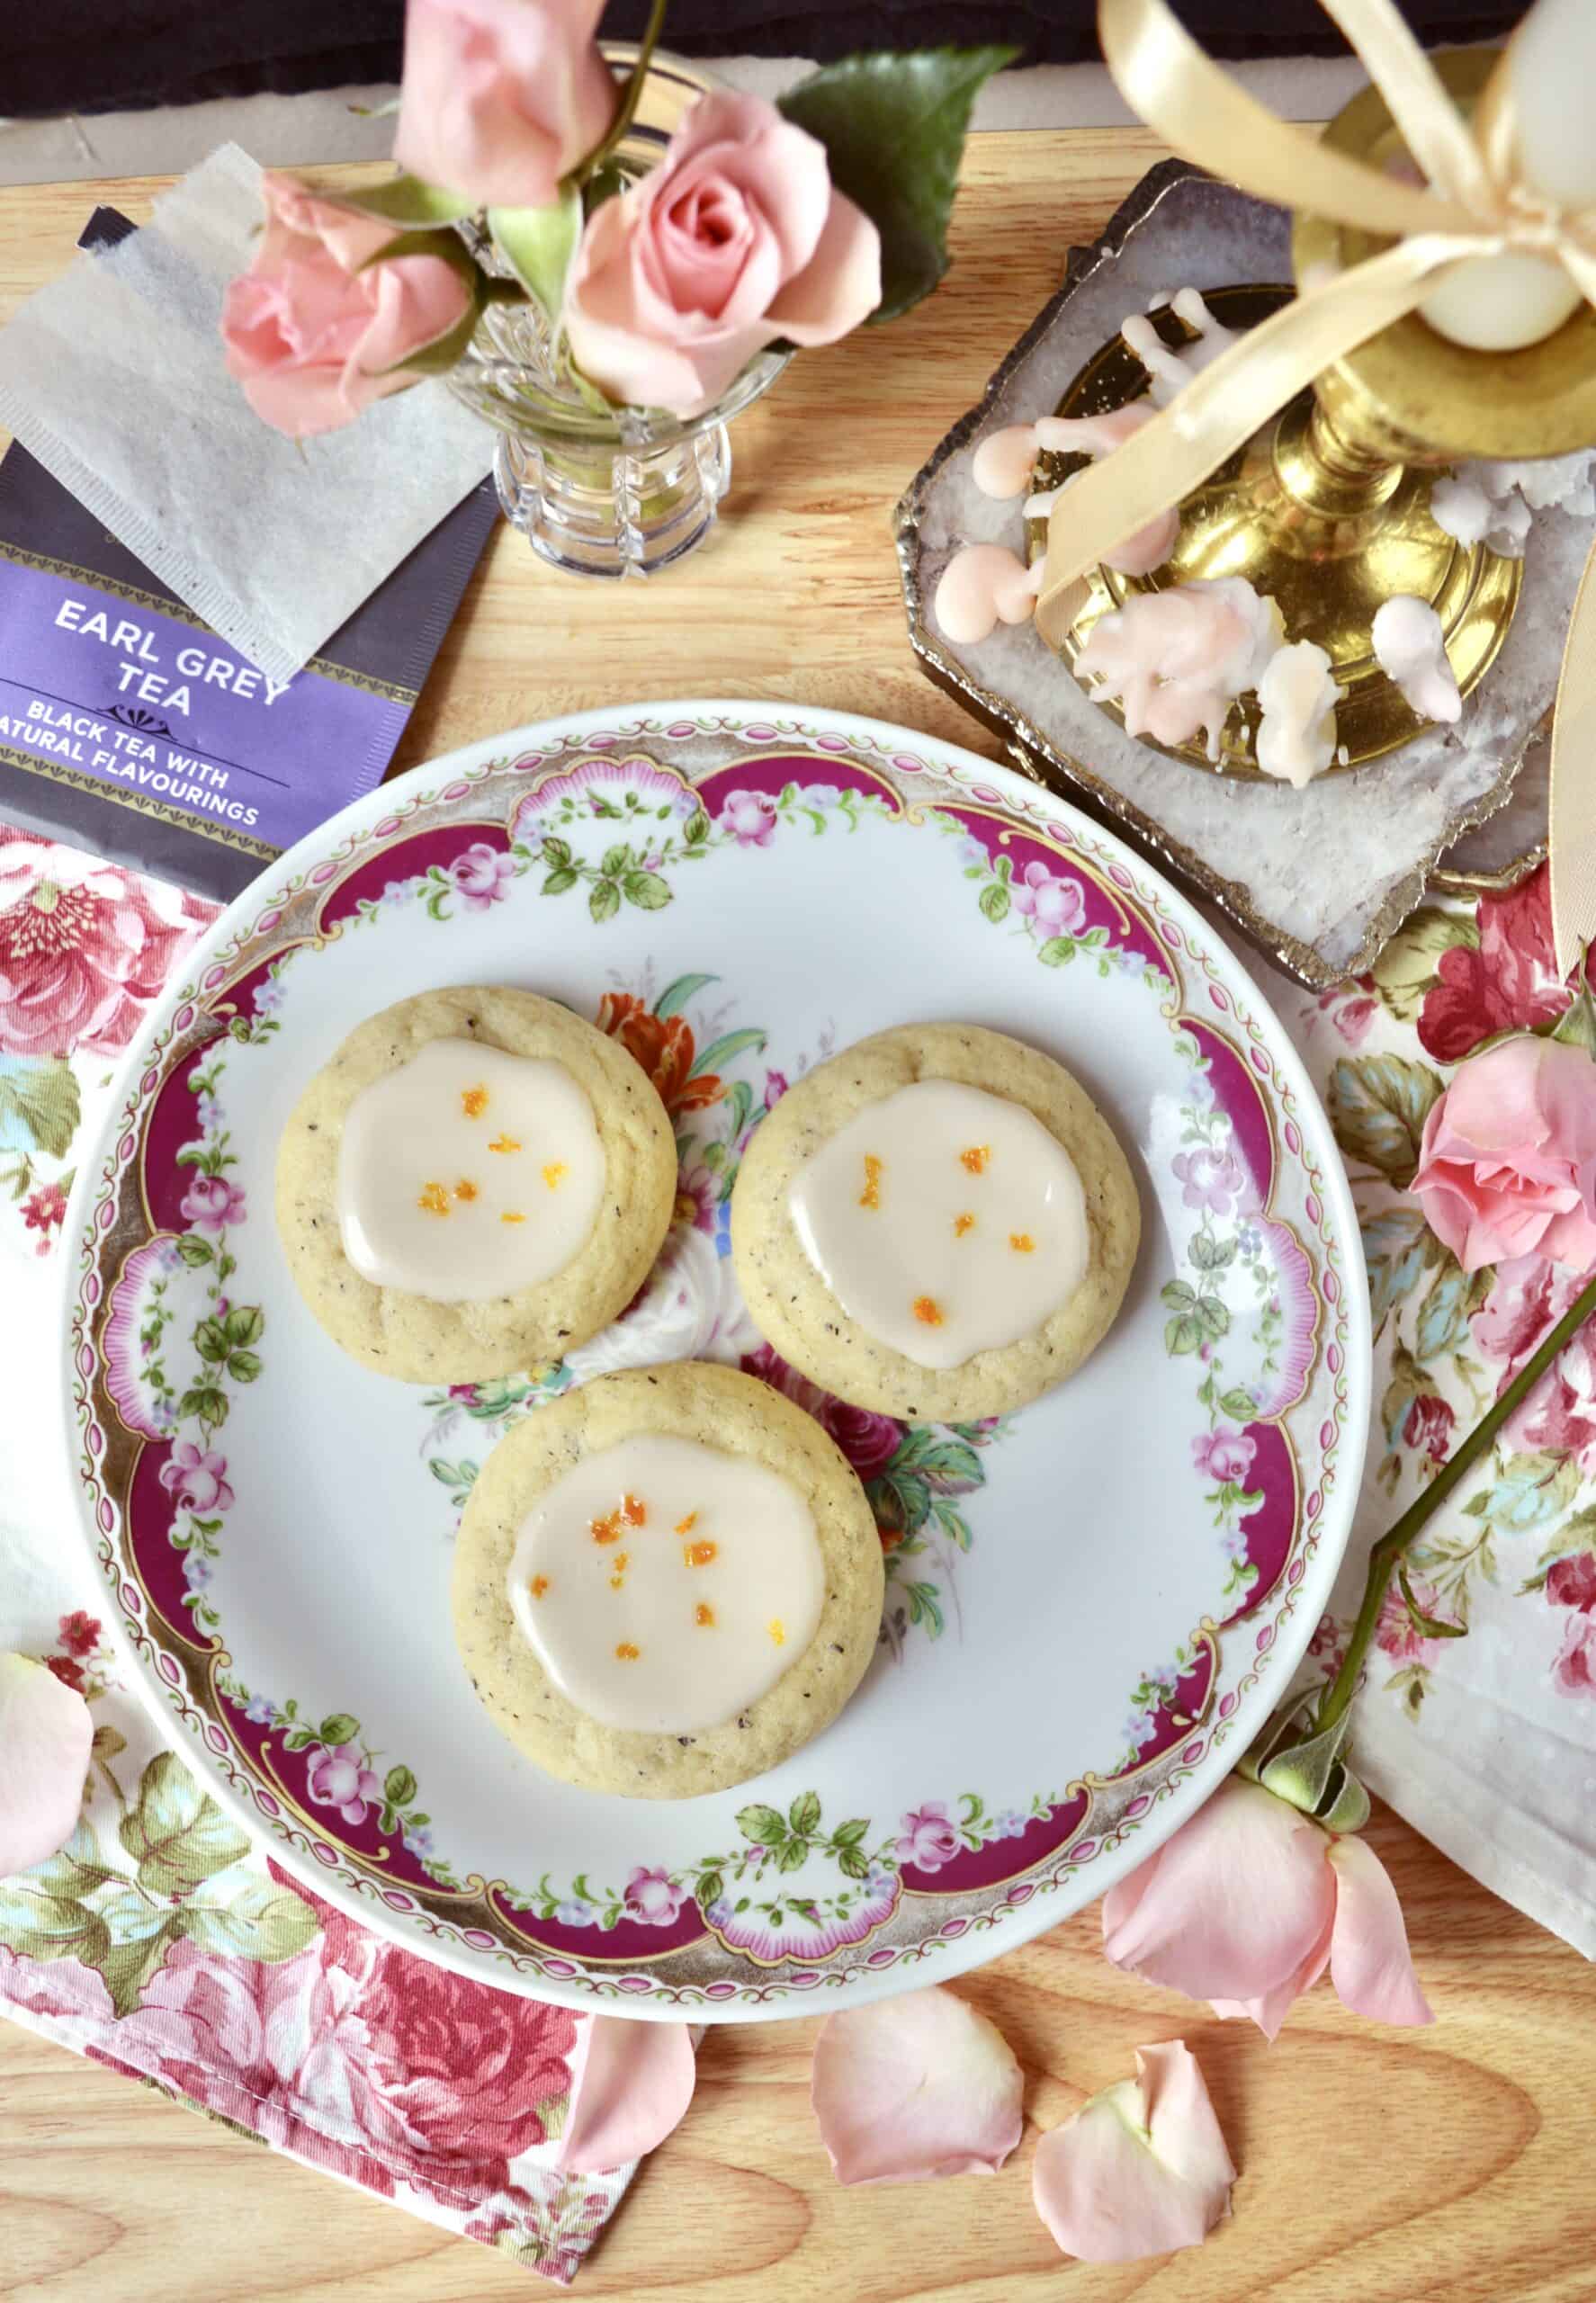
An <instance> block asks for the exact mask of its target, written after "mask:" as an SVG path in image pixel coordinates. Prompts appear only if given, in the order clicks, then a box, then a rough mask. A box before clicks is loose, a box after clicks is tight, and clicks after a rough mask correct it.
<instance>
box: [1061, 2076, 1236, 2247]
mask: <svg viewBox="0 0 1596 2303" xmlns="http://www.w3.org/2000/svg"><path fill="white" fill-rule="evenodd" d="M1235 2179H1236V2171H1235V2168H1234V2166H1233V2164H1232V2163H1231V2155H1230V2153H1229V2152H1228V2151H1227V2150H1226V2148H1225V2143H1224V2136H1223V2135H1222V2134H1221V2132H1220V2128H1219V2121H1218V2120H1217V2119H1215V2116H1214V2106H1213V2104H1212V2103H1211V2102H1210V2101H1209V2100H1208V2090H1207V2088H1206V2085H1205V2084H1204V2082H1203V2074H1202V2073H1201V2071H1200V2070H1199V2069H1198V2067H1197V2058H1196V2057H1195V2056H1193V2055H1192V2054H1191V2053H1190V2051H1189V2050H1188V2048H1187V2047H1186V2045H1185V2043H1184V2041H1183V2040H1180V2039H1170V2040H1169V2041H1167V2042H1166V2043H1165V2044H1164V2045H1163V2046H1161V2047H1151V2048H1137V2049H1136V2076H1135V2077H1134V2079H1122V2080H1120V2081H1119V2082H1118V2083H1117V2084H1116V2085H1115V2086H1113V2087H1106V2088H1105V2089H1104V2090H1103V2092H1102V2093H1101V2094H1100V2095H1094V2096H1093V2097H1092V2099H1091V2101H1090V2102H1089V2103H1088V2104H1086V2105H1085V2106H1084V2107H1083V2108H1082V2109H1081V2110H1079V2111H1077V2112H1076V2114H1075V2116H1074V2118H1073V2119H1066V2120H1065V2121H1064V2124H1063V2126H1062V2127H1055V2128H1053V2130H1052V2131H1051V2133H1049V2134H1047V2135H1045V2136H1044V2137H1043V2138H1042V2140H1041V2142H1040V2143H1039V2144H1038V2145H1037V2146H1036V2164H1035V2168H1034V2170H1033V2173H1032V2177H1031V2195H1032V2197H1033V2199H1034V2200H1035V2201H1036V2212H1037V2214H1038V2215H1039V2216H1040V2217H1041V2218H1042V2220H1043V2222H1044V2223H1045V2225H1046V2226H1047V2228H1048V2229H1049V2231H1051V2232H1052V2234H1053V2236H1054V2239H1056V2240H1057V2242H1058V2244H1059V2245H1060V2246H1061V2247H1062V2248H1063V2251H1064V2253H1065V2254H1067V2255H1077V2256H1079V2257H1080V2260H1081V2261H1082V2262H1083V2263H1134V2262H1136V2261H1137V2260H1138V2259H1139V2258H1140V2257H1142V2256H1143V2255H1162V2254H1169V2253H1170V2250H1171V2249H1172V2248H1175V2247H1196V2246H1199V2245H1201V2244H1202V2242H1203V2240H1204V2239H1205V2238H1206V2236H1207V2235H1208V2233H1209V2232H1210V2231H1211V2230H1212V2229H1213V2227H1214V2226H1215V2224H1216V2223H1217V2222H1218V2221H1219V2219H1220V2218H1221V2217H1222V2216H1223V2215H1224V2214H1226V2213H1227V2212H1228V2210H1229V2207H1230V2187H1231V2185H1232V2184H1233V2182H1234V2181H1235Z"/></svg>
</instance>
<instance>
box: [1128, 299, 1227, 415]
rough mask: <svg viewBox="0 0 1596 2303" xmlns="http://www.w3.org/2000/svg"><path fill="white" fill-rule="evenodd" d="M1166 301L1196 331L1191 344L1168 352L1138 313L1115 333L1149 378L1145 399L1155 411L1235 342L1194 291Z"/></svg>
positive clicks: (1156, 334)
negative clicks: (1150, 380) (1148, 400)
mask: <svg viewBox="0 0 1596 2303" xmlns="http://www.w3.org/2000/svg"><path fill="white" fill-rule="evenodd" d="M1170 302H1171V305H1172V308H1173V310H1174V313H1175V317H1176V318H1177V319H1180V320H1184V321H1185V323H1186V325H1187V327H1189V328H1192V329H1194V330H1195V331H1196V340H1195V341H1194V342H1193V343H1190V344H1183V345H1180V346H1179V350H1174V349H1171V347H1170V345H1167V344H1166V343H1165V342H1164V340H1163V338H1162V336H1160V334H1159V332H1158V330H1157V329H1156V328H1155V327H1153V325H1152V321H1151V320H1150V319H1146V318H1143V315H1142V314H1141V313H1140V312H1132V313H1131V314H1130V315H1129V317H1128V318H1126V319H1125V322H1124V324H1123V325H1122V327H1121V328H1120V331H1119V333H1120V335H1121V336H1123V337H1124V338H1125V345H1126V347H1127V348H1128V349H1129V350H1130V351H1132V352H1134V354H1135V355H1136V357H1137V359H1138V360H1139V361H1140V362H1141V363H1142V365H1143V367H1144V368H1145V369H1146V371H1147V372H1148V374H1149V375H1150V376H1151V377H1152V390H1151V392H1150V395H1149V397H1150V398H1151V399H1152V404H1153V406H1154V407H1155V408H1167V407H1168V406H1169V404H1170V401H1171V400H1172V399H1174V397H1175V395H1176V393H1177V392H1178V391H1179V390H1180V389H1181V387H1182V386H1183V385H1185V384H1188V383H1190V381H1191V380H1192V378H1193V377H1194V376H1196V375H1198V374H1200V373H1201V372H1202V370H1203V369H1205V368H1206V366H1207V365H1208V363H1209V362H1210V361H1211V360H1217V359H1218V357H1219V355H1220V354H1221V353H1222V352H1228V351H1229V349H1230V347H1231V345H1233V343H1234V342H1235V340H1236V331H1235V329H1233V328H1228V327H1222V326H1221V325H1220V323H1219V322H1218V321H1217V320H1216V319H1215V317H1214V315H1213V313H1212V312H1211V311H1210V310H1209V309H1208V307H1207V305H1206V303H1204V301H1203V300H1202V298H1201V296H1199V295H1198V293H1197V290H1196V289H1195V288H1182V289H1181V290H1180V291H1179V293H1178V294H1177V295H1175V296H1174V297H1172V298H1171V299H1170Z"/></svg>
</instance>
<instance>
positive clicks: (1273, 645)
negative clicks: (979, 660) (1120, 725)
mask: <svg viewBox="0 0 1596 2303" xmlns="http://www.w3.org/2000/svg"><path fill="white" fill-rule="evenodd" d="M1284 637H1285V625H1284V623H1283V622H1282V620H1281V615H1280V611H1279V609H1278V606H1277V605H1276V604H1275V602H1274V601H1273V600H1272V599H1269V598H1267V597H1265V596H1262V595H1260V593H1258V592H1255V591H1254V590H1253V588H1252V587H1251V584H1249V583H1248V582H1247V581H1246V579H1245V578H1243V577H1240V576H1225V577H1221V578H1215V579H1210V580H1204V581H1198V582H1197V583H1192V584H1179V585H1174V586H1171V587H1170V589H1169V590H1168V591H1163V592H1140V593H1138V594H1136V596H1134V598H1132V599H1129V600H1127V601H1126V602H1125V605H1124V606H1123V607H1122V608H1117V609H1116V610H1115V611H1114V612H1113V613H1112V614H1109V615H1105V616H1101V617H1099V618H1098V622H1097V623H1095V624H1094V625H1093V627H1092V630H1091V632H1090V634H1089V637H1088V640H1087V642H1086V645H1085V647H1084V648H1083V649H1082V650H1081V651H1080V655H1079V656H1078V657H1077V658H1076V659H1075V670H1076V673H1077V675H1078V677H1080V678H1082V679H1089V680H1095V681H1097V682H1098V691H1097V693H1098V695H1099V696H1105V697H1107V696H1111V697H1113V698H1114V699H1115V700H1116V701H1117V703H1118V704H1119V706H1120V710H1121V712H1123V714H1124V717H1125V733H1126V734H1127V735H1129V736H1140V735H1143V734H1145V735H1150V736H1151V737H1152V739H1153V741H1154V742H1155V743H1160V744H1170V745H1177V744H1184V743H1189V741H1190V740H1191V739H1192V737H1193V736H1195V735H1196V734H1197V731H1198V730H1202V731H1203V732H1204V734H1205V736H1206V744H1207V752H1208V757H1209V758H1210V759H1214V760H1216V759H1217V758H1218V757H1219V743H1220V734H1221V731H1222V730H1223V729H1224V721H1225V717H1226V714H1227V713H1228V712H1229V711H1230V707H1231V704H1232V703H1233V701H1234V699H1235V698H1236V697H1237V696H1238V695H1240V694H1242V693H1243V692H1244V691H1245V690H1246V689H1247V688H1250V687H1251V686H1253V685H1254V684H1255V682H1256V680H1257V678H1258V676H1259V673H1260V669H1261V668H1262V667H1263V665H1264V664H1265V663H1267V662H1268V660H1269V658H1270V656H1271V655H1272V654H1273V653H1274V651H1275V650H1276V649H1278V647H1279V645H1280V642H1281V641H1282V640H1283V639H1284Z"/></svg>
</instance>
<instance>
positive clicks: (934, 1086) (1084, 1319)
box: [731, 1024, 1142, 1423]
mask: <svg viewBox="0 0 1596 2303" xmlns="http://www.w3.org/2000/svg"><path fill="white" fill-rule="evenodd" d="M1141 1229H1142V1215H1141V1206H1140V1203H1139V1202H1138V1199H1137V1196H1136V1187H1135V1182H1134V1178H1133V1177H1132V1175H1131V1170H1130V1167H1129V1164H1128V1163H1127V1161H1126V1160H1125V1154H1124V1152H1123V1151H1121V1150H1120V1148H1119V1145H1118V1144H1117V1143H1116V1141H1115V1139H1114V1135H1113V1134H1112V1132H1111V1131H1110V1129H1109V1127H1108V1125H1107V1121H1106V1120H1105V1119H1104V1118H1103V1116H1102V1115H1101V1113H1100V1112H1098V1109H1097V1107H1096V1106H1095V1105H1094V1104H1093V1103H1092V1101H1091V1099H1090V1098H1089V1096H1088V1095H1087V1094H1086V1092H1085V1090H1084V1089H1082V1088H1080V1086H1079V1084H1078V1083H1077V1082H1076V1081H1075V1080H1072V1079H1071V1076H1070V1074H1069V1073H1068V1072H1067V1071H1065V1070H1064V1068H1063V1065H1062V1064H1059V1063H1054V1062H1053V1060H1052V1058H1051V1057H1049V1056H1045V1055H1042V1054H1039V1053H1037V1051H1036V1049H1035V1048H1031V1047H1026V1046H1024V1045H1022V1044H1021V1043H1020V1042H1019V1041H1018V1040H1011V1039H1009V1038H1006V1037H1005V1036H1004V1035H1003V1034H1001V1033H1000V1032H986V1031H980V1030H978V1029H976V1028H975V1027H974V1026H969V1025H962V1024H903V1025H900V1026H898V1027H897V1028H896V1029H895V1030H892V1031H889V1032H880V1033H877V1035H875V1037H874V1039H868V1040H861V1041H860V1042H859V1043H858V1044H857V1045H856V1046H855V1047H850V1048H847V1049H845V1050H844V1051H843V1053H841V1054H840V1055H836V1056H833V1057H832V1059H831V1060H830V1062H829V1063H823V1064H821V1065H820V1067H819V1069H818V1070H816V1071H811V1073H810V1074H809V1076H808V1078H807V1079H804V1080H800V1081H799V1082H798V1084H797V1086H796V1087H794V1088H793V1089H789V1090H788V1092H787V1094H786V1095H785V1096H784V1097H783V1098H782V1099H781V1101H780V1103H778V1104H777V1106H776V1109H775V1110H774V1112H773V1113H772V1114H771V1116H770V1117H769V1118H768V1119H767V1120H766V1121H764V1122H763V1124H762V1125H760V1127H759V1128H758V1131H757V1132H756V1134H755V1135H754V1138H753V1141H752V1143H750V1144H749V1149H748V1151H747V1153H746V1154H745V1155H744V1158H743V1161H742V1165H741V1168H740V1170H739V1173H738V1178H737V1186H736V1189H735V1191H734V1192H733V1194H732V1199H731V1250H732V1253H733V1255H734V1257H735V1258H736V1263H737V1277H738V1281H739V1284H740V1286H741V1289H742V1293H743V1295H744V1298H745V1300H746V1301H747V1304H748V1307H749V1312H750V1313H752V1315H753V1318H754V1321H755V1322H756V1324H757V1325H758V1327H759V1329H760V1330H761V1331H762V1332H763V1333H764V1334H765V1335H766V1336H767V1338H768V1339H769V1340H770V1341H771V1342H772V1343H773V1344H774V1345H775V1346H776V1349H777V1350H778V1351H779V1352H780V1353H781V1354H782V1355H783V1357H784V1358H786V1359H787V1360H789V1361H790V1362H791V1363H792V1365H793V1366H794V1367H797V1368H799V1369H801V1370H802V1373H803V1374H804V1375H806V1376H809V1377H810V1379H811V1381H812V1382H814V1383H817V1384H823V1385H824V1386H825V1388H826V1389H827V1390H828V1391H831V1392H835V1393H837V1394H838V1397H840V1398H842V1399H845V1400H848V1401H851V1402H853V1403H854V1404H855V1405H856V1406H858V1407H868V1408H876V1409H879V1410H881V1411H883V1413H885V1414H888V1415H895V1416H901V1417H903V1418H906V1419H907V1420H909V1421H910V1422H920V1423H926V1422H946V1423H959V1422H968V1421H971V1420H973V1419H975V1418H977V1417H980V1416H983V1415H1000V1414H1001V1413H1003V1412H1004V1411H1005V1410H1007V1409H1009V1408H1015V1407H1021V1406H1023V1405H1024V1403H1025V1402H1026V1401H1027V1400H1032V1399H1035V1398H1036V1396H1037V1394H1038V1393H1042V1392H1045V1391H1046V1390H1048V1389H1049V1388H1050V1386H1051V1385H1053V1384H1058V1383H1062V1382H1063V1379H1064V1377H1065V1376H1071V1375H1073V1373H1074V1371H1075V1370H1076V1368H1077V1367H1080V1363H1081V1361H1082V1360H1083V1359H1085V1358H1087V1356H1088V1354H1089V1353H1090V1352H1091V1351H1093V1350H1094V1349H1096V1347H1097V1346H1098V1344H1099V1343H1100V1342H1101V1341H1102V1340H1103V1337H1104V1336H1105V1335H1106V1334H1107V1331H1108V1329H1109V1327H1110V1326H1111V1325H1112V1324H1113V1321H1114V1316H1115V1313H1116V1312H1117V1311H1118V1309H1119V1306H1120V1304H1121V1302H1122V1301H1123V1299H1124V1296H1125V1288H1126V1286H1127V1285H1128V1284H1129V1281H1130V1276H1131V1268H1132V1266H1133V1265H1134V1262H1135V1259H1136V1247H1137V1242H1138V1241H1139V1240H1140V1237H1141Z"/></svg>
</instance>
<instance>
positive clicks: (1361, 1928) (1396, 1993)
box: [1330, 1837, 1435, 2024]
mask: <svg viewBox="0 0 1596 2303" xmlns="http://www.w3.org/2000/svg"><path fill="white" fill-rule="evenodd" d="M1330 1862H1331V1869H1332V1870H1333V1871H1334V1873H1335V1875H1336V1906H1335V1928H1334V1931H1333V1932H1332V1934H1331V1940H1330V1979H1331V1983H1332V1984H1333V1985H1335V1991H1336V1997H1337V1998H1338V1999H1339V2000H1340V2003H1341V2004H1342V2006H1343V2007H1350V2008H1351V2009H1352V2010H1353V2012H1354V2013H1355V2014H1358V2015H1369V2016H1372V2017H1373V2018H1374V2020H1375V2021H1376V2023H1411V2024H1421V2023H1433V2022H1434V2021H1435V2017H1434V2016H1433V2015H1432V2014H1431V2012H1430V2003H1429V2001H1428V2000H1427V1999H1426V1998H1425V1996H1424V1994H1423V1993H1422V1992H1421V1990H1420V1988H1419V1978H1418V1976H1416V1975H1415V1974H1414V1973H1413V1962H1412V1955H1411V1953H1410V1952H1409V1950H1408V1931H1407V1929H1406V1928H1405V1927H1404V1926H1403V1917H1402V1905H1401V1904H1399V1903H1398V1901H1397V1899H1396V1889H1395V1888H1394V1886H1392V1884H1391V1877H1390V1874H1389V1873H1388V1872H1387V1871H1386V1868H1385V1865H1384V1864H1383V1863H1382V1862H1381V1860H1380V1859H1379V1857H1378V1856H1377V1855H1376V1853H1375V1851H1374V1850H1373V1848H1372V1847H1368V1846H1367V1845H1366V1844H1365V1843H1364V1842H1363V1841H1362V1840H1360V1839H1358V1838H1356V1837H1349V1838H1346V1839H1338V1840H1337V1841H1336V1842H1334V1843H1333V1845H1332V1846H1331V1850H1330Z"/></svg>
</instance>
